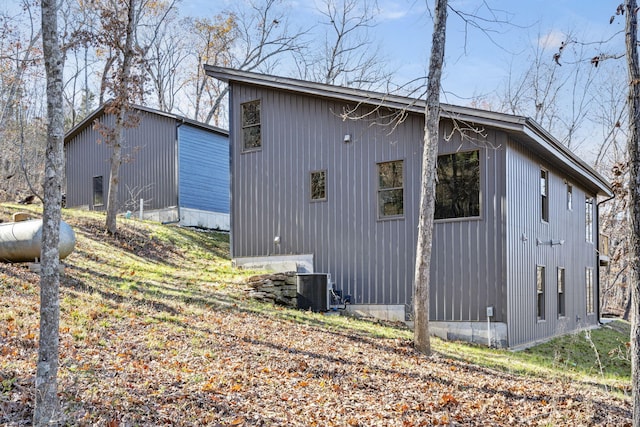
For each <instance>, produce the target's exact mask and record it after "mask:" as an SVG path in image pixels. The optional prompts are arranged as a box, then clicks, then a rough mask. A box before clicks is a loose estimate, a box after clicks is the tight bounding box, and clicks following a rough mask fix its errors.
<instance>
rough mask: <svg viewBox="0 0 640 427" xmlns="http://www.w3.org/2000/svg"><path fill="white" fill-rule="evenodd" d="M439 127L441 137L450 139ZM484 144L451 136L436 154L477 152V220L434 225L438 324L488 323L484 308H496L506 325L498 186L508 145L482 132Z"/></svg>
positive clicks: (433, 275) (489, 132)
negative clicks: (505, 147)
mask: <svg viewBox="0 0 640 427" xmlns="http://www.w3.org/2000/svg"><path fill="white" fill-rule="evenodd" d="M452 130H453V129H452V124H451V123H449V122H443V123H441V134H447V135H448V134H452ZM485 131H486V133H487V138H486V141H487V143H483V142H481V141H475V142H467V141H464V142H463V141H462V140H461V139H460V136H459V134H457V133H456V132H453V134H452V135H453V137H452V139H451V140H450V141H449V142H441V144H440V147H439V152H440V154H446V153H453V152H457V151H461V150H464V151H467V150H477V149H479V150H480V160H481V165H480V168H481V169H480V173H481V194H480V196H481V200H482V204H481V211H482V213H481V218H480V219H472V220H450V221H438V222H436V223H435V225H434V227H435V228H434V243H433V244H434V248H433V252H432V268H431V288H432V289H431V294H432V302H431V304H430V305H431V312H432V314H431V318H432V319H433V320H442V321H486V306H488V305H492V306H494V307H495V316H494V318H493V320H495V321H504V319H505V315H504V313H505V311H506V309H505V307H504V306H505V297H504V289H505V285H504V274H503V270H504V268H503V265H504V253H503V251H502V246H501V245H500V244H499V243H498V242H500V241H501V240H502V239H503V238H504V237H503V229H502V221H503V210H504V205H503V199H504V198H503V196H502V194H503V190H502V189H501V188H500V187H499V185H498V183H499V182H500V178H499V177H500V176H502V175H503V173H504V172H503V171H504V166H503V162H501V161H500V159H502V158H503V157H504V146H503V144H502V142H503V141H504V140H506V138H505V135H504V134H503V133H502V132H495V131H494V130H492V129H485Z"/></svg>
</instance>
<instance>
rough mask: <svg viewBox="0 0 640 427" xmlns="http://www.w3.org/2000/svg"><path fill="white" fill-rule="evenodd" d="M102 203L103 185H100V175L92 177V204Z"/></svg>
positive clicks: (99, 204) (100, 204)
mask: <svg viewBox="0 0 640 427" xmlns="http://www.w3.org/2000/svg"><path fill="white" fill-rule="evenodd" d="M102 205H104V187H103V185H102V176H94V177H93V206H102Z"/></svg>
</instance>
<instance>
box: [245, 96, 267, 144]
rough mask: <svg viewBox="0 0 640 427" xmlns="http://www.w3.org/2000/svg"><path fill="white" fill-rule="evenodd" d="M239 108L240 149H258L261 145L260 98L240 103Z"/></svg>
mask: <svg viewBox="0 0 640 427" xmlns="http://www.w3.org/2000/svg"><path fill="white" fill-rule="evenodd" d="M240 109H241V111H242V114H241V120H242V149H243V151H252V150H258V149H260V147H262V132H261V128H260V100H259V99H258V100H256V101H250V102H245V103H244V104H240Z"/></svg>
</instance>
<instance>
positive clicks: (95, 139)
mask: <svg viewBox="0 0 640 427" xmlns="http://www.w3.org/2000/svg"><path fill="white" fill-rule="evenodd" d="M128 114H129V116H130V118H132V120H131V123H133V124H134V125H133V126H131V127H127V128H125V131H124V145H123V159H124V161H123V163H122V165H121V166H120V182H119V188H118V205H119V206H118V212H121V213H126V212H127V211H130V212H131V213H132V214H133V215H138V214H139V213H140V205H141V202H140V201H141V200H142V214H143V217H144V218H145V219H152V220H156V221H161V222H171V223H180V224H181V225H185V226H196V227H203V228H210V229H218V230H227V231H228V230H229V228H230V224H229V210H230V194H229V136H228V135H229V134H228V132H227V131H225V130H222V129H219V128H216V127H213V126H209V125H206V124H204V123H199V122H196V121H194V120H190V119H187V118H184V117H180V116H177V115H174V114H170V113H165V112H161V111H158V110H154V109H151V108H147V107H142V106H131V108H130V109H129V112H128ZM96 123H99V124H100V125H98V126H97V125H96ZM113 124H114V116H113V115H112V114H109V113H108V112H107V111H106V110H105V106H102V107H100V108H98V109H97V110H96V111H94V112H93V113H92V114H90V115H89V116H88V117H87V118H86V119H84V120H83V121H82V122H81V123H80V124H78V125H77V126H75V127H74V128H73V129H72V130H71V131H69V132H68V133H67V135H66V136H65V140H64V141H65V144H64V148H65V168H66V180H65V181H66V206H67V207H70V208H82V209H89V210H97V211H102V210H105V209H106V203H107V194H108V191H109V187H108V186H109V170H110V156H111V146H110V145H109V144H107V143H106V138H105V136H104V134H103V133H101V132H100V131H99V130H98V128H99V127H101V126H107V127H108V126H113Z"/></svg>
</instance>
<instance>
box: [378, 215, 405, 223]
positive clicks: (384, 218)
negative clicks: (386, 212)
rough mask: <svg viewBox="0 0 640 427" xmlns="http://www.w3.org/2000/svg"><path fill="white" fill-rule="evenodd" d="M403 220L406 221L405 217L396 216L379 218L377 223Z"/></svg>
mask: <svg viewBox="0 0 640 427" xmlns="http://www.w3.org/2000/svg"><path fill="white" fill-rule="evenodd" d="M403 219H404V215H395V216H384V217H378V219H377V221H379V222H384V221H396V220H403Z"/></svg>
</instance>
